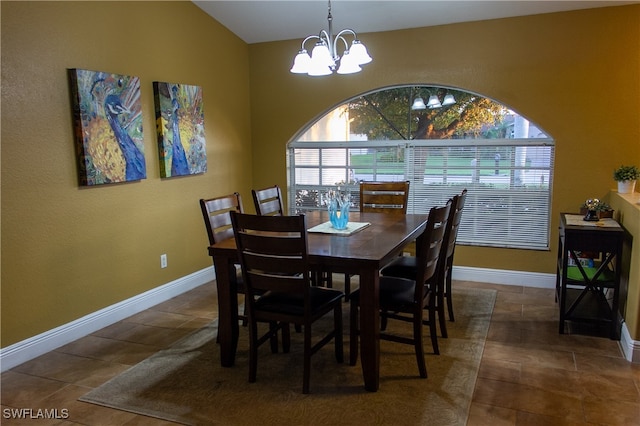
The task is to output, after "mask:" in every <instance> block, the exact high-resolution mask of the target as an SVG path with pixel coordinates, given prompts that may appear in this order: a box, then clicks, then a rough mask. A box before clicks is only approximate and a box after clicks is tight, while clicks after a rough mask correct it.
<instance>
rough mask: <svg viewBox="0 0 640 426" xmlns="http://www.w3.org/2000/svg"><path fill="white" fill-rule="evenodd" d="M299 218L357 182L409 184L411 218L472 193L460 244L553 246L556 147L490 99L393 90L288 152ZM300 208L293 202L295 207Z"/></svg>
mask: <svg viewBox="0 0 640 426" xmlns="http://www.w3.org/2000/svg"><path fill="white" fill-rule="evenodd" d="M287 154H288V158H287V164H288V180H289V182H288V187H289V200H290V206H291V207H290V210H291V213H297V212H304V211H307V210H315V209H322V208H324V207H323V206H321V202H320V200H321V197H320V195H321V194H322V193H323V192H324V191H326V190H327V189H328V188H330V187H334V186H336V185H338V186H342V187H345V188H346V189H350V190H351V193H352V196H353V201H354V202H353V208H354V209H357V206H358V200H357V196H358V195H359V194H358V182H359V181H362V180H376V181H396V180H410V181H411V186H410V196H409V206H408V210H407V212H408V213H427V212H428V211H429V209H430V208H431V207H433V206H434V205H442V204H444V203H446V201H447V200H448V199H449V198H450V197H451V196H453V195H455V194H459V193H460V192H461V191H462V190H463V189H464V188H467V189H468V196H467V204H466V206H465V210H464V212H463V219H462V225H461V227H460V231H459V234H458V243H459V244H464V245H478V246H493V247H511V248H528V249H539V250H546V249H548V248H549V226H550V209H551V202H550V200H551V188H552V182H553V158H554V141H553V139H551V138H550V137H549V136H547V134H546V133H545V132H544V131H542V130H541V129H540V128H538V127H537V126H535V125H534V124H533V123H530V122H529V121H528V120H527V119H525V118H524V117H522V116H520V115H519V114H517V113H515V112H514V111H512V110H510V109H509V108H507V107H506V106H504V105H501V104H499V103H497V102H495V101H493V100H491V99H488V98H486V97H483V96H480V95H477V94H475V93H470V92H466V91H463V90H459V89H453V88H447V87H433V86H401V87H393V88H385V89H382V90H378V91H375V92H370V93H366V94H363V95H360V96H358V97H356V98H353V99H350V100H348V101H346V102H344V103H342V104H341V105H339V106H337V107H336V108H334V109H333V110H331V111H330V112H328V113H327V114H325V115H324V116H322V117H320V118H319V119H318V120H316V121H315V122H313V123H311V124H310V125H309V126H308V127H306V128H305V129H303V130H302V131H301V132H300V133H299V134H298V136H297V137H295V138H294V140H293V141H291V142H290V143H289V144H288V149H287ZM294 201H295V202H294Z"/></svg>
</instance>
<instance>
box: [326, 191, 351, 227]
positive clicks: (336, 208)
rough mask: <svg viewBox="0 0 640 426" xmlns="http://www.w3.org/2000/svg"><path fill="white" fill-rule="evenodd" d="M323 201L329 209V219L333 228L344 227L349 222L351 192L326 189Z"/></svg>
mask: <svg viewBox="0 0 640 426" xmlns="http://www.w3.org/2000/svg"><path fill="white" fill-rule="evenodd" d="M325 203H326V205H327V209H328V210H329V221H330V222H331V226H333V227H334V228H335V229H339V230H340V229H346V228H347V224H348V223H349V208H350V207H351V193H350V192H349V191H346V190H344V191H343V190H340V187H338V188H337V189H330V190H328V191H327V194H326V198H325Z"/></svg>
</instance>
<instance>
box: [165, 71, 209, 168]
mask: <svg viewBox="0 0 640 426" xmlns="http://www.w3.org/2000/svg"><path fill="white" fill-rule="evenodd" d="M153 88H154V97H155V107H156V128H157V132H158V152H159V153H160V176H161V177H172V176H185V175H192V174H198V173H203V172H205V171H206V170H207V157H206V149H205V139H204V112H203V106H202V89H201V88H200V87H198V86H190V85H186V84H173V83H164V82H154V83H153Z"/></svg>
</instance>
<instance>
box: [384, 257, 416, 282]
mask: <svg viewBox="0 0 640 426" xmlns="http://www.w3.org/2000/svg"><path fill="white" fill-rule="evenodd" d="M416 270H417V264H416V258H415V256H401V257H398V258H397V259H394V260H393V261H392V262H391V263H390V264H388V265H387V266H385V267H384V268H382V270H381V271H380V274H382V275H384V276H388V277H401V278H406V279H409V280H411V279H414V278H415V276H416Z"/></svg>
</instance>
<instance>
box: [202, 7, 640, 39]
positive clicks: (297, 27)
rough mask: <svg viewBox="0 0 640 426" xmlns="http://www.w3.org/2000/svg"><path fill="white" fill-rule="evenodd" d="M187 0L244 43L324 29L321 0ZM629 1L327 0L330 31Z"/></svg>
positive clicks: (412, 25) (395, 27) (415, 25)
mask: <svg viewBox="0 0 640 426" xmlns="http://www.w3.org/2000/svg"><path fill="white" fill-rule="evenodd" d="M193 3H195V4H196V5H197V6H198V7H200V8H201V9H202V10H204V11H205V12H206V13H207V14H209V15H210V16H212V17H213V18H215V19H216V20H217V21H218V22H220V23H221V24H222V25H224V26H225V27H227V28H228V29H229V30H231V31H232V32H233V33H235V34H236V35H237V36H238V37H240V38H241V39H242V40H244V41H245V42H247V43H249V44H251V43H260V42H266V41H276V40H290V39H297V38H304V37H306V36H307V35H310V34H318V32H320V30H322V29H325V30H327V29H328V24H327V14H328V13H327V12H328V8H327V6H328V4H327V1H326V0H304V1H300V0H298V1H295V0H290V1H269V0H253V1H249V0H235V1H218V0H193ZM631 3H640V1H609V0H605V1H595V0H587V1H582V0H568V1H552V0H538V1H519V0H517V1H510V0H497V1H485V0H466V1H462V0H447V1H442V0H413V1H388V0H370V1H361V0H333V1H332V2H331V10H332V15H333V29H334V33H335V32H337V31H339V30H342V29H344V28H351V29H352V30H354V31H356V32H357V33H367V32H378V31H391V30H398V29H405V28H418V27H428V26H433V25H443V24H451V23H455V22H469V21H481V20H486V19H495V18H508V17H513V16H524V15H537V14H541V13H551V12H561V11H567V10H578V9H590V8H596V7H605V6H618V5H623V4H631Z"/></svg>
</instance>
